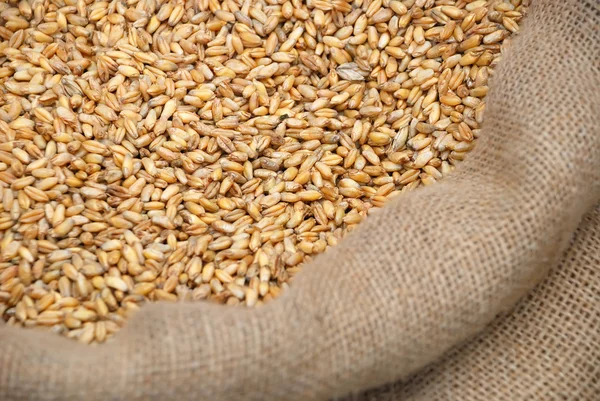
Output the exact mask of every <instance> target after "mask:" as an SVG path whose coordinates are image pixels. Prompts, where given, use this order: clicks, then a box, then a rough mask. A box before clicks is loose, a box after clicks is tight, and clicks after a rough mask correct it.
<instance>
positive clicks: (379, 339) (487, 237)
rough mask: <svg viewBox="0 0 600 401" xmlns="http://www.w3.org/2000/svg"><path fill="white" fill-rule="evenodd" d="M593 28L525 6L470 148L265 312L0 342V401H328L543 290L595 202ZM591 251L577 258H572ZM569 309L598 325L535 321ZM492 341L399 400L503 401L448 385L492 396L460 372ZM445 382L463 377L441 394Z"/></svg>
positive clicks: (576, 8)
mask: <svg viewBox="0 0 600 401" xmlns="http://www.w3.org/2000/svg"><path fill="white" fill-rule="evenodd" d="M599 20H600V9H599V5H598V2H597V0H588V1H581V0H538V1H537V2H535V3H534V6H533V7H532V8H531V10H530V15H529V18H528V19H527V21H526V23H525V27H524V29H523V33H522V34H521V35H520V36H519V37H518V39H517V40H516V41H515V42H514V45H513V47H512V48H511V51H509V54H507V55H506V57H505V60H504V62H503V63H502V64H501V66H500V67H499V69H498V71H497V74H496V75H495V77H494V80H493V88H492V91H491V92H492V93H491V95H490V100H489V108H488V111H487V115H486V124H485V128H484V135H483V138H482V140H481V141H480V143H479V145H478V147H477V148H476V150H475V151H474V152H473V153H472V154H471V155H470V157H469V158H468V160H467V161H466V162H465V163H464V164H463V165H462V166H461V168H460V169H458V171H457V172H456V174H454V175H453V176H452V177H450V178H449V179H446V180H444V181H442V182H441V183H439V184H436V185H434V186H433V187H427V188H425V189H423V190H419V191H416V192H414V193H411V194H409V195H407V196H403V197H400V198H398V199H397V200H396V201H395V202H393V203H391V204H390V205H389V206H388V207H386V208H384V209H383V210H381V211H380V212H379V213H377V214H375V215H373V216H372V217H370V218H369V219H367V221H366V222H365V223H363V224H362V225H361V227H360V228H359V229H358V230H356V231H355V232H353V233H352V234H351V235H350V236H349V237H348V238H346V239H345V240H344V241H343V242H342V243H341V244H340V245H339V246H337V247H335V248H334V249H332V250H331V251H330V252H327V253H326V254H324V255H323V256H321V257H319V258H317V260H316V261H315V262H314V263H312V264H310V265H309V266H307V267H306V268H305V270H304V272H303V273H302V274H300V275H299V276H298V277H297V279H296V280H295V281H294V284H293V286H292V289H291V290H290V291H287V293H286V294H284V295H283V296H282V297H281V298H280V299H279V300H277V301H276V302H273V303H271V304H269V305H267V306H265V307H263V308H259V309H256V310H247V309H243V308H228V307H224V306H217V305H210V304H205V303H197V304H178V305H166V304H155V305H150V306H147V307H145V308H144V309H143V310H142V311H141V312H140V313H138V314H137V315H136V316H135V317H134V318H133V319H132V320H131V321H130V322H129V324H128V325H127V327H126V328H125V329H124V330H123V331H122V332H121V333H119V334H118V335H117V337H116V338H115V341H113V342H112V343H110V344H106V345H103V346H99V347H96V348H93V347H89V346H83V345H80V344H76V343H74V342H72V341H69V340H66V339H64V338H60V337H58V336H53V335H50V334H48V333H40V332H35V331H27V330H16V329H13V328H9V327H2V328H0V369H1V371H0V399H2V400H23V399H27V400H30V399H31V400H38V399H39V400H79V399H86V400H96V399H98V400H100V399H102V400H120V399H124V400H166V399H174V400H175V399H177V400H191V399H194V400H197V399H210V400H232V399H238V398H241V397H243V399H244V400H261V401H268V400H326V399H328V398H330V397H335V396H341V395H344V394H348V393H350V392H356V391H360V390H364V389H366V388H372V387H376V386H379V385H383V384H384V383H389V382H392V381H395V380H398V379H403V378H407V377H408V376H409V375H410V374H412V373H414V372H416V371H417V370H418V369H420V368H422V367H424V366H425V365H427V364H430V363H432V362H434V361H436V360H437V359H438V358H440V357H442V355H443V354H444V353H445V352H446V351H448V350H449V349H450V348H452V347H453V346H456V345H457V344H459V343H461V342H465V341H467V340H468V339H469V338H472V337H473V336H474V335H475V334H477V333H479V332H481V331H482V330H483V329H484V328H485V327H486V325H487V324H488V323H490V322H491V321H492V320H493V319H494V317H495V316H497V315H498V314H499V313H503V312H507V311H509V310H510V309H512V308H513V307H514V304H515V303H516V302H517V301H518V300H519V298H521V297H522V296H524V295H525V294H527V293H528V292H529V291H530V290H531V289H532V288H533V287H534V286H535V284H537V283H538V282H539V281H540V280H541V279H543V278H544V277H545V276H546V275H547V272H548V271H549V269H550V268H552V267H554V266H556V265H557V264H558V262H559V261H560V259H561V256H562V255H563V254H564V251H565V249H566V248H567V246H568V244H569V240H570V239H571V238H572V235H573V233H574V232H575V229H576V227H577V225H578V224H579V222H580V220H581V218H582V216H583V215H584V214H585V213H586V211H588V210H589V209H590V208H591V207H592V206H593V205H594V204H595V203H596V202H597V201H598V199H600V197H599V196H600V135H598V134H599V131H598V127H599V126H600V95H599V93H598V87H599V84H600V77H599V68H600V65H599V61H598V60H599V57H600V46H599V44H598V43H600V30H599V29H598V21H599ZM584 230H585V227H584ZM596 243H597V242H596ZM594 250H597V247H596V248H594V247H591V248H589V249H577V248H573V252H578V253H577V254H578V255H579V253H582V252H587V253H588V255H589V253H591V252H593V251H594ZM578 260H582V261H585V260H587V259H586V258H584V257H582V258H581V259H578ZM593 268H594V267H592V266H591V267H589V269H593ZM573 271H574V272H575V271H576V272H583V271H584V270H581V269H580V270H573ZM591 271H592V270H588V274H589V276H587V277H590V279H589V280H594V279H595V280H596V283H595V284H594V285H595V286H596V287H592V288H597V285H598V284H597V281H598V280H600V279H599V278H598V277H597V276H596V277H594V276H593V274H592V273H589V272H591ZM577 274H580V273H577ZM581 274H583V273H581ZM585 277H586V276H582V277H579V276H577V277H576V279H577V280H581V279H584V280H585ZM559 280H574V279H571V278H570V276H566V277H562V276H561V277H560V278H559ZM541 293H542V294H543V292H541ZM555 293H556V292H555V291H554V292H549V293H548V297H552V296H554V295H552V294H555ZM573 303H577V304H578V305H580V306H579V307H580V308H584V310H586V311H593V313H595V314H596V315H593V316H597V313H598V308H600V306H599V305H598V299H597V298H594V296H593V295H592V296H586V297H579V298H575V299H573V300H568V299H566V298H564V297H561V296H560V295H559V296H558V297H557V298H555V299H554V300H552V299H547V300H546V299H544V300H542V301H540V302H538V303H532V304H531V305H535V309H540V310H542V309H543V310H546V309H548V308H550V312H551V309H552V308H553V305H555V306H554V308H559V309H560V310H561V311H560V312H558V313H555V314H552V313H550V314H549V315H543V316H548V319H551V320H553V319H564V318H565V316H567V314H569V313H570V309H572V306H571V304H573ZM539 313H542V314H544V313H549V312H544V311H542V312H539ZM589 313H592V312H589ZM523 316H525V315H523ZM523 316H521V317H519V316H517V317H516V318H514V320H515V322H514V325H515V327H516V325H520V326H519V328H516V329H514V330H513V331H512V332H513V333H514V335H515V336H518V335H519V333H524V335H525V333H527V334H529V333H535V331H527V330H526V327H527V325H528V324H529V323H528V321H527V319H525V318H524V317H523ZM569 316H570V315H569ZM577 316H578V315H575V316H574V317H573V319H574V318H575V317H577ZM590 316H592V315H590ZM524 319H525V320H524ZM496 324H502V323H496ZM562 326H564V324H562V323H561V322H560V321H557V322H555V323H554V325H553V327H562ZM573 327H576V328H578V327H583V326H580V325H578V326H573ZM489 330H490V331H493V330H494V329H493V328H492V329H489ZM547 335H549V334H547ZM555 335H556V337H555V341H551V342H550V344H551V347H554V349H545V351H544V352H547V353H549V354H552V352H560V350H561V349H566V350H565V351H562V352H565V353H567V354H569V352H570V351H569V349H570V348H571V347H572V346H573V345H572V344H584V343H585V341H592V342H593V341H594V338H589V339H588V340H577V341H578V342H576V340H575V339H577V338H586V337H585V336H586V335H588V334H587V333H586V332H585V330H583V329H582V331H581V332H577V331H575V332H572V333H571V332H569V336H561V335H560V334H555ZM500 337H501V336H491V337H487V338H488V340H483V341H482V340H481V338H486V336H485V335H484V337H479V338H480V339H479V340H475V342H474V345H473V347H475V349H476V351H475V352H474V351H469V350H470V348H468V347H469V345H466V347H467V348H463V349H460V348H459V349H457V351H454V353H453V354H450V356H448V357H447V358H449V359H446V360H445V361H444V362H440V364H439V365H436V366H438V367H434V368H433V369H432V370H431V371H430V372H429V373H425V374H424V375H423V376H420V377H421V379H415V381H414V382H413V384H412V387H411V386H409V387H406V388H404V390H402V389H401V390H400V391H405V393H404V394H403V393H402V392H400V393H399V397H400V398H404V396H409V395H415V398H417V397H419V396H421V397H422V398H424V399H436V398H438V399H439V398H441V399H445V398H451V399H453V398H455V399H467V400H469V399H494V397H496V399H506V398H502V394H500V393H499V392H498V389H499V388H502V387H503V386H506V385H508V386H510V385H511V384H510V383H512V380H515V381H516V380H517V378H516V377H517V376H519V372H515V373H511V372H505V373H504V374H505V377H504V378H503V379H502V380H504V381H501V380H499V382H498V385H497V386H498V387H493V386H492V385H491V384H490V387H489V388H490V389H491V390H490V391H489V393H490V396H489V397H487V395H486V394H485V390H481V392H480V393H477V392H476V391H471V392H469V391H468V389H469V388H470V387H465V386H466V385H474V384H473V383H463V382H460V383H459V382H457V380H458V381H460V380H471V381H475V382H476V381H477V380H479V381H480V382H483V381H486V382H492V381H493V380H495V379H496V376H495V375H493V374H491V373H490V372H493V370H488V368H489V366H488V365H489V364H491V363H492V362H488V364H485V365H482V364H481V362H479V364H478V365H471V366H472V368H471V366H470V365H469V363H470V362H471V361H473V360H476V359H477V355H479V354H477V352H484V351H482V350H483V349H485V348H489V350H488V351H485V352H484V353H483V354H482V355H495V354H494V352H500V353H501V352H503V351H502V349H503V348H502V345H503V344H504V341H507V340H506V339H503V338H500ZM542 339H543V337H541V336H540V341H539V342H537V341H536V339H531V338H529V339H528V341H525V340H523V344H524V345H523V346H522V347H521V349H518V350H516V351H515V354H514V356H513V357H514V358H518V359H519V360H522V361H526V360H527V359H528V358H530V356H531V355H539V358H542V359H543V356H542V354H540V352H541V351H540V349H541V348H540V347H544V348H545V347H546V345H545V344H546V343H545V342H543V341H542ZM596 340H597V338H596ZM477 344H479V345H477ZM593 345H597V344H593ZM583 347H584V348H589V347H585V346H583ZM592 348H593V347H592ZM557 349H559V351H556V350H557ZM477 350H479V351H477ZM463 351H464V353H465V356H463V355H462V352H463ZM488 353H489V354H488ZM469 355H470V356H469ZM502 355H505V354H502ZM569 355H570V354H569ZM589 355H591V356H593V355H595V354H593V353H592V352H591V351H590V354H589ZM486 358H488V359H487V360H488V361H491V360H492V359H493V356H486ZM448 360H450V362H448ZM452 361H456V362H452ZM572 363H574V364H576V362H572ZM463 364H464V366H463ZM458 366H462V368H461V369H460V370H459V369H458ZM505 366H511V365H505ZM521 366H525V365H521ZM573 366H575V365H573ZM478 367H479V368H478ZM448 369H450V370H455V369H456V370H457V372H458V371H460V372H464V373H463V374H462V375H459V374H457V376H456V377H455V378H454V379H453V380H443V379H444V377H447V376H444V373H445V372H448ZM471 369H472V370H471ZM507 369H508V368H507ZM554 369H556V367H554ZM574 369H580V370H581V375H584V377H586V378H588V379H589V380H587V381H586V380H580V383H581V384H582V385H584V386H586V384H587V385H590V383H594V380H596V382H595V383H597V381H598V380H597V371H594V370H587V371H586V370H585V369H586V366H585V365H583V364H581V366H576V367H575V368H574ZM452 374H453V372H452V371H450V372H449V373H446V375H452ZM438 375H439V376H441V379H440V383H436V380H437V379H436V378H437V377H438ZM593 375H596V376H593ZM559 376H560V375H559ZM531 377H534V375H532V376H531ZM547 377H551V376H547ZM565 377H566V376H565ZM571 377H572V376H571ZM594 377H595V378H594ZM474 378H477V380H474ZM566 380H569V378H568V377H566ZM507 383H508V384H507ZM521 383H522V384H521V385H523V386H524V385H526V383H528V382H527V381H523V382H521ZM536 384H537V385H538V386H543V383H536ZM461 386H463V388H464V390H463V392H460V390H459V388H460V387H461ZM538 388H539V387H538ZM548 388H549V389H550V390H551V388H550V387H548ZM428 389H430V390H428ZM515 390H517V389H515ZM550 390H549V391H550ZM427 391H430V393H427ZM581 391H582V392H581V393H580V394H581V395H582V396H583V395H584V394H586V393H584V392H583V391H588V392H587V394H588V395H589V394H590V391H589V390H581ZM592 391H593V390H592ZM454 394H456V396H454ZM478 394H479V398H477V397H478ZM540 394H541V393H540ZM546 395H547V397H546V398H559V397H558V395H556V394H553V393H550V395H548V393H546ZM470 397H471V398H470ZM525 398H526V397H525ZM533 398H534V399H535V398H536V397H533ZM509 399H510V397H509ZM530 399H531V398H530ZM541 399H545V398H544V397H542V398H541ZM578 399H585V398H578Z"/></svg>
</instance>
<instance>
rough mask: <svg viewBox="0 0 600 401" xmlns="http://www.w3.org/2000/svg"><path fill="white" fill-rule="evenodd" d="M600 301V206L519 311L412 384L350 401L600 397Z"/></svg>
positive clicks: (348, 398)
mask: <svg viewBox="0 0 600 401" xmlns="http://www.w3.org/2000/svg"><path fill="white" fill-rule="evenodd" d="M599 303H600V204H599V205H597V206H596V208H595V210H594V211H593V212H592V213H590V214H589V215H588V216H586V218H585V219H584V221H583V223H582V224H581V226H580V227H579V229H578V230H577V233H576V236H575V238H574V240H573V243H572V245H571V248H570V249H569V251H568V252H567V254H566V255H565V257H564V259H563V261H562V263H561V264H560V265H559V267H557V268H555V269H553V271H552V272H551V274H550V276H549V277H548V278H546V279H545V280H544V281H543V283H542V284H540V285H539V286H538V287H536V288H535V290H534V291H532V292H531V294H530V295H528V296H527V297H526V299H523V300H522V301H520V302H519V304H518V306H517V308H516V309H515V311H514V312H513V313H511V314H509V315H507V316H501V317H498V318H497V319H496V321H494V323H493V324H491V325H490V326H489V327H488V328H486V329H485V330H484V332H482V333H481V334H480V335H479V336H478V337H477V338H476V339H474V340H472V341H469V342H467V343H466V344H464V345H462V346H459V347H457V348H455V349H453V350H452V351H451V352H449V353H448V355H447V356H446V357H444V358H443V360H441V361H439V362H436V363H434V364H433V365H432V366H430V367H428V368H427V369H425V370H424V371H423V372H421V373H419V374H417V375H415V376H414V377H412V378H410V379H409V380H407V382H404V383H402V382H399V383H396V384H394V385H388V386H383V387H382V388H380V389H377V390H372V391H368V392H366V393H365V394H361V395H356V396H353V397H347V398H345V399H344V401H400V400H402V401H417V400H428V401H429V400H447V401H454V400H456V401H459V400H461V401H462V400H469V401H489V400H512V401H519V400H523V401H525V400H597V399H600V330H599V329H598V328H599V327H600V307H599V305H598V304H599Z"/></svg>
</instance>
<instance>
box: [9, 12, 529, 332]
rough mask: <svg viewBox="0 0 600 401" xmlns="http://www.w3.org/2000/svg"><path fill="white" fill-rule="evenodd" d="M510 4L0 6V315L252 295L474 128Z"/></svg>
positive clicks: (458, 146) (100, 320)
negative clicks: (0, 188)
mask: <svg viewBox="0 0 600 401" xmlns="http://www.w3.org/2000/svg"><path fill="white" fill-rule="evenodd" d="M526 6H527V2H526V1H521V0H510V1H500V0H493V1H485V0H477V1H462V0H456V1H455V0H437V1H434V0H403V1H398V0H373V1H371V0H354V1H350V0H336V1H334V2H328V1H312V2H308V1H306V2H305V1H301V0H293V1H270V0H259V1H254V2H248V1H240V0H223V1H215V0H194V1H175V0H173V1H171V0H139V1H130V2H127V3H122V2H110V3H109V2H90V1H85V0H69V1H66V2H65V1H52V2H42V1H33V2H30V1H26V0H24V1H20V2H16V1H12V0H11V1H8V2H2V3H0V37H1V38H2V39H1V40H2V41H1V42H0V186H1V187H2V190H1V191H0V313H1V314H2V316H3V318H4V319H5V320H6V321H8V323H9V324H11V325H15V326H22V327H34V326H38V325H40V326H50V327H52V330H53V331H54V332H56V333H60V334H63V335H66V336H67V337H69V338H74V339H78V340H79V341H81V342H83V343H92V342H104V341H105V340H106V339H108V338H110V336H111V335H113V334H114V333H115V332H116V331H117V330H118V329H119V328H120V327H121V326H122V325H123V324H124V322H125V318H126V317H127V316H129V315H130V314H131V313H134V312H135V311H136V310H138V309H139V306H140V305H141V304H143V303H144V302H146V301H157V300H165V301H178V300H183V301H191V300H201V299H209V300H213V301H215V302H220V303H226V304H229V305H236V304H240V303H243V304H245V305H247V306H258V305H261V304H263V303H265V302H268V301H269V300H271V299H274V298H276V297H277V296H279V294H280V292H281V291H282V290H285V288H287V286H288V283H290V281H292V279H293V277H294V275H295V274H297V273H298V272H299V271H300V270H301V265H302V264H303V263H304V262H308V261H310V260H311V259H312V257H313V256H314V255H316V254H318V253H320V252H323V251H325V250H326V249H327V248H328V247H330V246H335V245H336V244H337V243H338V242H339V241H340V240H341V239H342V238H343V237H344V235H345V234H346V233H348V232H350V231H352V230H353V229H354V228H355V227H356V225H357V224H359V223H360V222H361V221H362V220H363V219H364V218H365V217H366V216H368V214H370V213H372V212H373V211H374V210H376V209H377V208H380V207H382V206H383V205H384V204H385V203H386V202H387V201H388V200H389V199H391V198H393V197H395V196H397V195H398V194H400V193H402V192H406V191H411V190H414V189H415V188H417V187H419V186H422V185H430V184H433V183H435V182H436V181H437V180H440V179H442V178H443V177H444V176H447V175H448V174H450V173H451V171H452V170H453V169H454V166H455V165H456V163H457V162H459V161H460V160H463V159H464V157H465V155H466V153H467V152H468V151H469V150H470V149H472V147H473V144H474V141H475V140H476V138H477V137H478V136H479V132H480V125H481V122H482V116H483V112H484V110H485V96H486V95H487V92H488V80H489V78H490V76H491V75H492V68H493V67H494V66H495V65H496V63H497V62H498V60H499V58H500V56H501V51H502V44H503V43H506V42H507V38H509V37H510V35H511V33H514V32H517V31H518V30H519V25H518V23H519V21H520V20H521V18H522V15H523V12H524V11H525V9H526Z"/></svg>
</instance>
